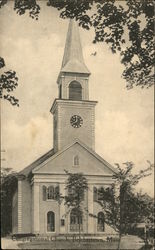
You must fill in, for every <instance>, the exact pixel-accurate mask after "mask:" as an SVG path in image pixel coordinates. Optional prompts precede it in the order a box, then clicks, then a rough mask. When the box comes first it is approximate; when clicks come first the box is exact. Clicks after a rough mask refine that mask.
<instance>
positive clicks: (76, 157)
mask: <svg viewBox="0 0 155 250" xmlns="http://www.w3.org/2000/svg"><path fill="white" fill-rule="evenodd" d="M74 166H79V156H78V155H76V156H74Z"/></svg>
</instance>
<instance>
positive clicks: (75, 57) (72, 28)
mask: <svg viewBox="0 0 155 250" xmlns="http://www.w3.org/2000/svg"><path fill="white" fill-rule="evenodd" d="M61 72H71V73H85V74H90V72H89V70H88V68H87V67H86V65H85V63H84V59H83V53H82V47H81V41H80V34H79V28H78V24H77V22H76V21H74V20H73V19H71V20H70V22H69V26H68V33H67V37H66V44H65V50H64V56H63V61H62V66H61Z"/></svg>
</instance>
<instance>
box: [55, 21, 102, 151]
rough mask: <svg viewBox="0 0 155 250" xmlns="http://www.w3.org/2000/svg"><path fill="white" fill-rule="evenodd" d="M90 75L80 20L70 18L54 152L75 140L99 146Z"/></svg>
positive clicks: (59, 86)
mask: <svg viewBox="0 0 155 250" xmlns="http://www.w3.org/2000/svg"><path fill="white" fill-rule="evenodd" d="M89 75H90V72H89V70H88V69H87V67H86V65H85V63H84V59H83V54H82V47H81V41H80V35H79V30H78V24H77V23H76V22H75V21H74V20H70V22H69V27H68V33H67V38H66V45H65V50H64V56H63V60H62V66H61V70H60V73H59V77H58V80H57V83H58V88H59V97H58V98H56V99H55V101H54V103H53V105H52V108H51V113H52V114H53V118H54V119H53V143H54V145H53V147H54V152H57V151H59V150H61V149H63V148H64V147H65V146H66V145H69V144H70V143H72V142H74V141H75V140H80V141H83V142H84V143H85V144H86V145H87V146H88V147H89V148H92V149H94V147H95V105H96V103H97V102H96V101H90V100H89Z"/></svg>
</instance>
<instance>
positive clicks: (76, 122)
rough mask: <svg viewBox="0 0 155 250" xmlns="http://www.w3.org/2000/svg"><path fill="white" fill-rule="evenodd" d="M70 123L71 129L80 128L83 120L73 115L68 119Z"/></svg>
mask: <svg viewBox="0 0 155 250" xmlns="http://www.w3.org/2000/svg"><path fill="white" fill-rule="evenodd" d="M70 123H71V125H72V126H73V128H80V127H81V126H82V124H83V120H82V118H81V117H80V116H79V115H73V116H72V117H71V119H70Z"/></svg>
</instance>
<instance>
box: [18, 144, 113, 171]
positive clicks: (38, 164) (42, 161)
mask: <svg viewBox="0 0 155 250" xmlns="http://www.w3.org/2000/svg"><path fill="white" fill-rule="evenodd" d="M75 144H78V145H79V146H81V147H82V148H84V149H85V150H86V151H87V152H88V153H90V154H91V155H92V156H93V157H95V158H96V159H97V160H98V161H100V162H101V163H102V164H103V166H104V167H106V168H107V170H108V169H109V170H110V171H111V172H112V173H116V172H117V170H116V169H115V168H114V167H113V166H112V165H111V164H109V163H108V162H107V161H105V160H104V159H103V158H102V157H101V156H99V155H98V154H97V153H96V152H95V151H94V150H92V149H90V148H89V147H88V146H87V145H85V144H84V143H83V142H81V141H79V140H78V139H76V140H75V141H74V142H73V143H72V144H70V145H68V146H66V147H65V148H64V149H62V150H60V151H58V152H56V153H54V149H51V150H50V151H48V152H47V153H46V154H44V155H43V156H41V157H40V158H38V159H37V160H36V161H34V162H33V163H32V164H30V165H29V166H27V167H26V168H24V169H23V170H22V171H20V172H19V175H24V176H28V175H29V174H30V173H31V172H33V173H34V174H35V172H36V173H37V170H39V169H41V168H42V167H43V166H45V165H46V164H48V162H50V161H52V160H54V159H55V158H57V157H59V156H60V155H61V154H63V153H65V152H67V150H68V149H70V148H71V147H73V146H74V145H75ZM81 167H82V166H81ZM81 170H82V169H81ZM55 171H56V172H55ZM92 171H93V169H92ZM101 171H102V169H101ZM101 171H100V170H99V169H98V171H97V172H96V171H95V172H94V175H98V174H99V172H100V174H101V173H102V172H101ZM52 173H53V174H56V173H58V174H64V169H61V168H57V167H56V169H55V168H53V167H52V168H51V174H52Z"/></svg>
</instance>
